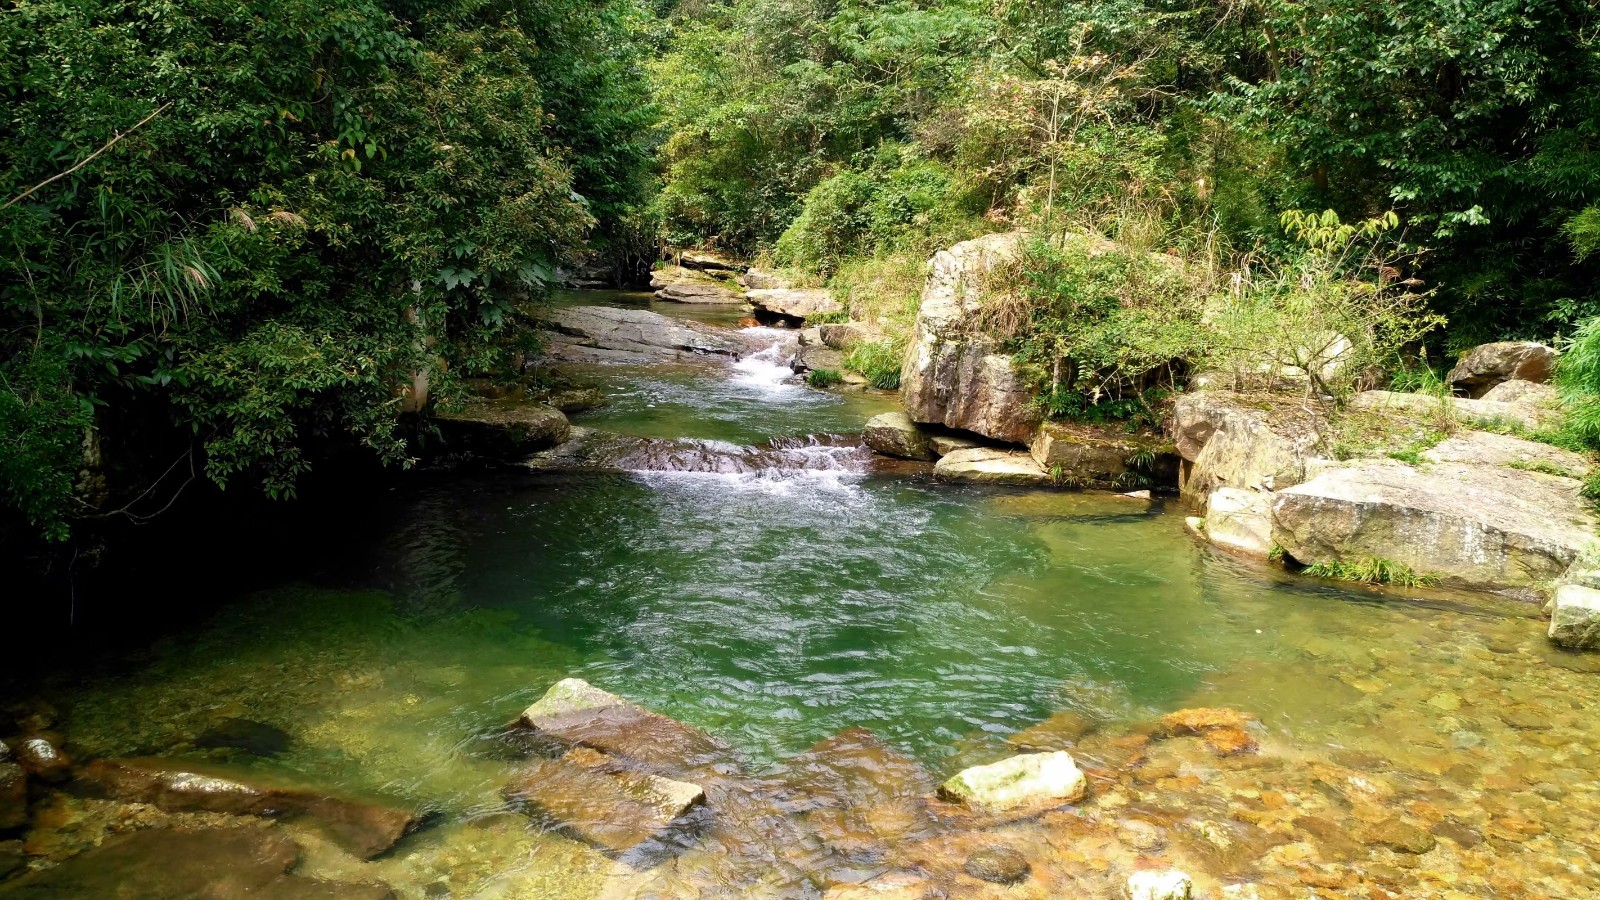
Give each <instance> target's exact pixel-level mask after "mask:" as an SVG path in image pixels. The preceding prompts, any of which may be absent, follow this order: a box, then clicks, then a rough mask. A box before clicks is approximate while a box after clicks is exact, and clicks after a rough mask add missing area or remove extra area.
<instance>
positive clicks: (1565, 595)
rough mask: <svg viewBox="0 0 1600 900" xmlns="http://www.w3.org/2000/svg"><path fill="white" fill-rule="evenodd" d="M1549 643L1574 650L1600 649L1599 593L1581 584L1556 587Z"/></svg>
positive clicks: (1551, 613)
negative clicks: (1552, 642)
mask: <svg viewBox="0 0 1600 900" xmlns="http://www.w3.org/2000/svg"><path fill="white" fill-rule="evenodd" d="M1550 640H1552V641H1554V642H1555V643H1556V644H1558V645H1560V646H1562V647H1566V648H1568V649H1571V650H1600V591H1597V590H1595V589H1594V588H1591V587H1585V586H1583V585H1580V584H1563V585H1561V586H1560V587H1558V588H1556V596H1555V602H1554V606H1553V608H1552V609H1551V612H1550Z"/></svg>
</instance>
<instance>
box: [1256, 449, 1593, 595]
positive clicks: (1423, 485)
mask: <svg viewBox="0 0 1600 900" xmlns="http://www.w3.org/2000/svg"><path fill="white" fill-rule="evenodd" d="M1506 440H1516V439H1514V438H1507V439H1506ZM1578 488H1579V485H1578V483H1577V482H1576V481H1574V480H1573V479H1570V478H1564V477H1560V476H1556V475H1547V474H1543V473H1540V472H1531V471H1522V470H1519V469H1513V468H1508V467H1506V466H1494V465H1473V464H1463V463H1459V462H1439V463H1434V464H1430V465H1427V466H1424V467H1422V468H1413V467H1411V466H1408V465H1404V464H1402V463H1399V462H1396V461H1394V460H1384V459H1378V460H1360V461H1352V462H1349V463H1344V464H1341V465H1339V466H1336V467H1334V468H1331V469H1328V470H1326V471H1324V472H1322V473H1321V474H1319V475H1317V477H1316V478H1313V479H1312V480H1310V481H1308V482H1306V483H1305V484H1302V485H1298V486H1296V487H1292V488H1289V489H1287V490H1284V491H1281V492H1279V493H1278V494H1277V495H1276V496H1275V498H1274V500H1273V505H1272V520H1273V540H1274V541H1276V542H1277V543H1278V545H1279V546H1281V547H1283V549H1284V551H1285V552H1286V553H1287V554H1288V555H1289V556H1290V557H1292V558H1293V559H1295V560H1297V561H1299V562H1302V563H1307V564H1311V563H1321V562H1335V561H1338V562H1356V561H1360V560H1363V559H1387V560H1392V561H1394V562H1398V563H1401V564H1403V565H1406V566H1409V567H1410V568H1411V569H1412V570H1413V571H1416V572H1418V573H1421V574H1433V575H1438V576H1440V577H1441V578H1442V579H1443V580H1444V581H1446V582H1448V583H1451V584H1454V585H1459V586H1462V587H1468V588H1475V589H1480V590H1518V589H1530V588H1532V587H1534V586H1535V585H1538V584H1539V583H1541V582H1547V581H1551V580H1553V579H1555V578H1557V577H1559V576H1560V575H1561V574H1562V573H1563V572H1564V571H1566V569H1567V567H1568V566H1570V565H1571V564H1572V562H1573V561H1574V560H1576V559H1577V558H1578V557H1579V556H1580V555H1581V554H1583V553H1584V552H1585V551H1586V550H1587V549H1589V548H1591V547H1592V546H1593V545H1594V544H1595V541H1596V538H1595V533H1596V526H1597V524H1600V523H1597V521H1596V517H1595V514H1594V512H1593V510H1592V509H1591V508H1590V507H1589V505H1588V503H1586V502H1585V501H1584V500H1583V499H1582V498H1581V497H1580V496H1579V493H1578Z"/></svg>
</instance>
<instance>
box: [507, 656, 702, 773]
mask: <svg viewBox="0 0 1600 900" xmlns="http://www.w3.org/2000/svg"><path fill="white" fill-rule="evenodd" d="M519 724H520V725H521V726H522V727H524V728H527V729H529V730H531V731H532V732H533V733H534V735H536V736H537V737H538V738H541V739H544V740H548V741H553V742H555V743H557V744H559V745H561V746H564V747H589V748H592V749H594V750H599V751H600V752H602V753H605V754H607V755H609V756H614V757H621V758H623V759H625V760H630V761H633V762H635V763H643V764H645V765H646V766H649V767H651V768H653V769H655V770H657V771H658V772H669V773H670V772H683V771H686V770H689V769H693V768H697V767H700V766H706V765H710V764H711V763H714V762H717V761H719V760H721V759H723V758H725V757H726V756H727V755H728V752H729V751H728V747H727V745H725V744H723V743H722V742H721V741H718V740H717V739H715V738H713V737H712V736H711V735H708V734H706V733H705V732H703V731H700V730H699V729H697V728H691V727H690V726H688V725H685V724H683V723H682V722H679V721H676V720H674V719H670V718H668V717H666V716H663V715H661V714H660V713H657V712H652V711H650V710H648V709H645V708H644V707H642V706H640V705H638V704H637V703H633V702H631V701H628V700H624V699H623V698H621V697H618V696H617V695H615V694H612V693H608V692H606V691H603V690H601V689H599V688H597V687H595V686H594V685H591V684H589V683H588V682H586V681H584V680H582V679H579V678H566V679H563V680H561V681H558V682H556V684H555V685H554V686H553V687H551V688H550V690H548V691H546V692H545V694H544V696H543V697H541V698H539V700H538V701H536V702H535V703H534V704H533V705H532V706H529V707H528V708H527V709H526V710H523V712H522V717H521V718H520V719H519Z"/></svg>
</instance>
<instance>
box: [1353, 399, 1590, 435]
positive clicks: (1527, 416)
mask: <svg viewBox="0 0 1600 900" xmlns="http://www.w3.org/2000/svg"><path fill="white" fill-rule="evenodd" d="M1350 408H1351V409H1358V410H1370V411H1373V412H1379V413H1383V414H1384V415H1391V416H1405V417H1408V418H1414V419H1424V420H1432V421H1438V422H1440V423H1456V424H1468V425H1477V426H1481V427H1498V426H1505V425H1509V426H1513V427H1516V428H1522V429H1526V430H1528V431H1539V430H1541V429H1546V428H1553V427H1555V426H1556V425H1557V424H1559V423H1560V420H1561V410H1560V409H1557V408H1555V407H1553V406H1549V405H1546V403H1545V402H1544V401H1543V400H1539V401H1535V402H1530V401H1529V397H1528V395H1526V394H1524V395H1523V398H1522V399H1521V400H1519V401H1518V402H1504V401H1496V400H1488V399H1483V400H1469V399H1466V398H1463V397H1435V396H1434V395H1432V394H1404V393H1399V392H1397V391H1362V392H1361V393H1359V394H1357V395H1355V396H1354V397H1352V398H1350Z"/></svg>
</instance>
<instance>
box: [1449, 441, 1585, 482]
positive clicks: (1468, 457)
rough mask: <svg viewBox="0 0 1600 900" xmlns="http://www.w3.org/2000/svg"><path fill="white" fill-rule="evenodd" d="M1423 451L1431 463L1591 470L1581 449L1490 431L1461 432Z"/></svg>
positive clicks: (1569, 473)
mask: <svg viewBox="0 0 1600 900" xmlns="http://www.w3.org/2000/svg"><path fill="white" fill-rule="evenodd" d="M1420 455H1421V458H1422V459H1423V461H1425V462H1429V463H1463V464H1468V465H1480V466H1507V467H1509V468H1513V469H1524V470H1528V471H1540V472H1544V473H1545V474H1548V475H1565V476H1566V477H1568V478H1582V477H1584V476H1585V475H1587V474H1588V472H1589V460H1588V459H1587V458H1586V457H1584V455H1583V454H1581V453H1574V452H1573V451H1571V450H1563V449H1562V448H1560V447H1552V446H1550V445H1549V444H1541V443H1539V442H1537V441H1529V440H1524V439H1522V438H1517V437H1511V436H1510V435H1505V434H1494V433H1492V432H1488V431H1463V432H1459V433H1457V434H1455V435H1452V436H1451V437H1448V438H1446V439H1445V440H1443V441H1440V442H1439V443H1437V444H1435V445H1434V446H1432V447H1429V448H1428V449H1427V450H1424V451H1422V453H1421V454H1420Z"/></svg>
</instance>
